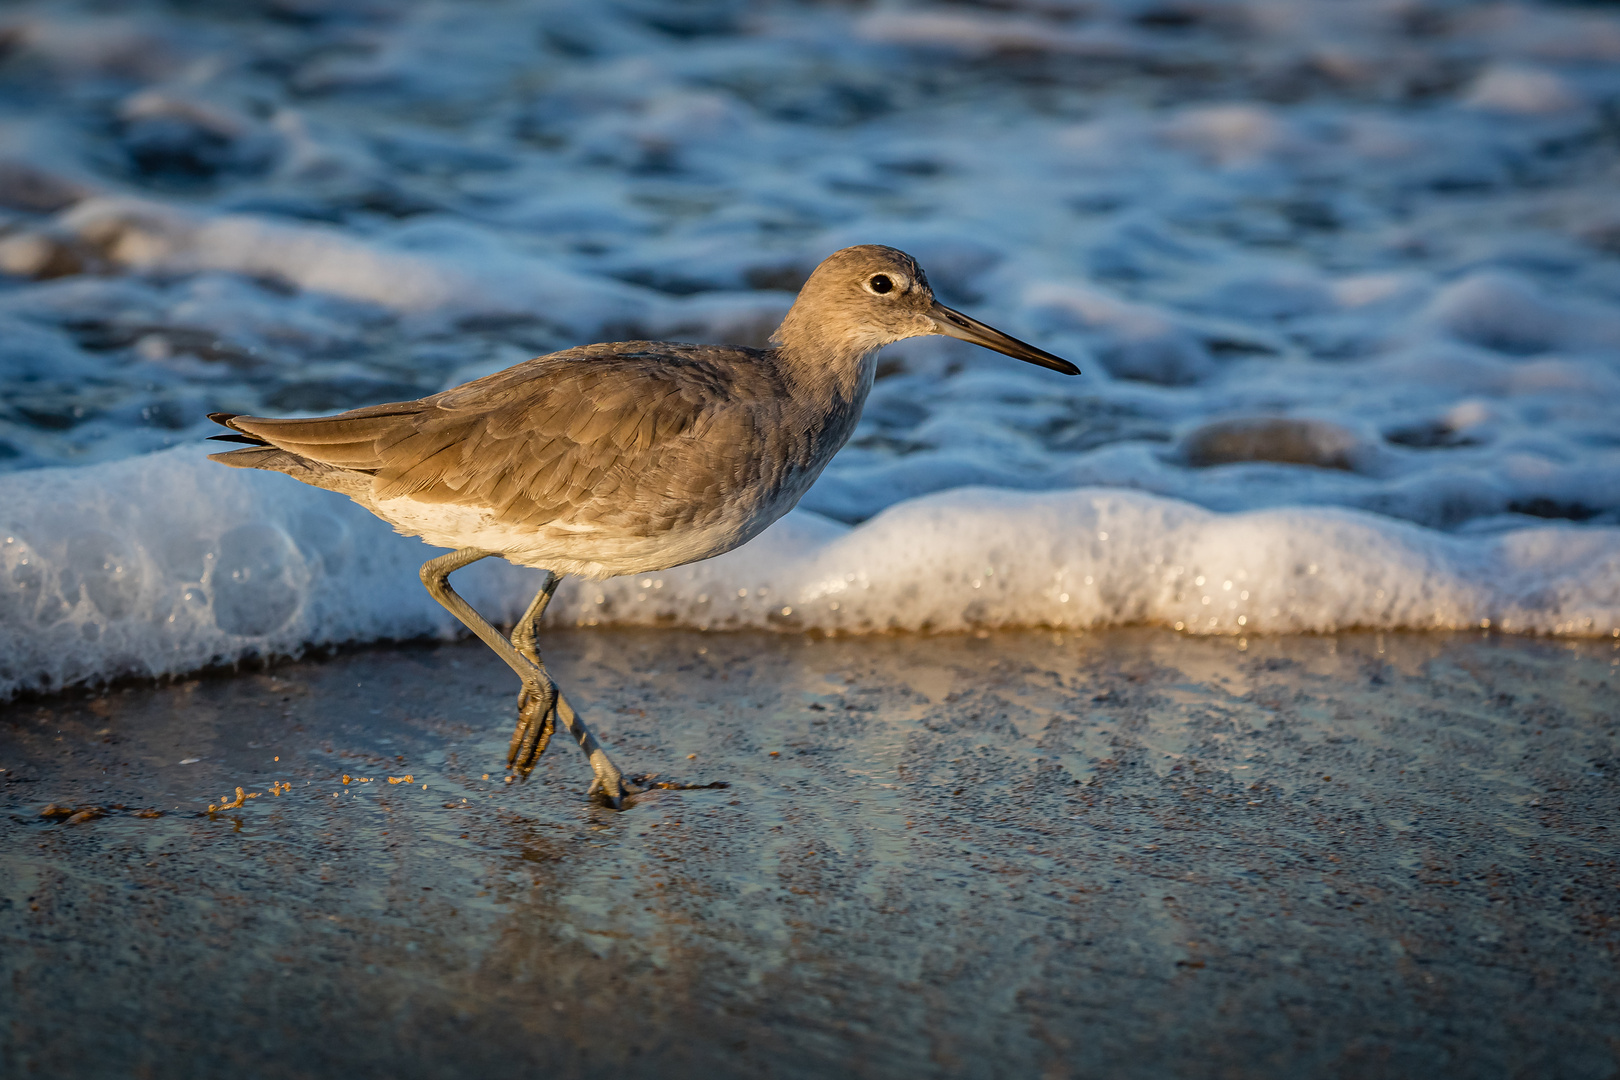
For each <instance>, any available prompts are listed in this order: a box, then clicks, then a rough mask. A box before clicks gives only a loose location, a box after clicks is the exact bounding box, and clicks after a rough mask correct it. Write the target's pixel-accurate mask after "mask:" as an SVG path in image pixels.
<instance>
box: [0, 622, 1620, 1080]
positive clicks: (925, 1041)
mask: <svg viewBox="0 0 1620 1080" xmlns="http://www.w3.org/2000/svg"><path fill="white" fill-rule="evenodd" d="M1380 638H1382V641H1380V640H1379V639H1380ZM542 647H543V648H544V649H545V655H546V656H547V657H548V662H549V663H550V664H551V666H552V667H553V670H554V672H555V674H556V677H557V679H558V681H559V683H560V685H561V686H562V687H563V688H564V690H565V691H566V692H567V693H568V694H569V695H570V698H571V699H572V700H574V701H575V703H576V705H578V707H579V708H580V709H581V711H582V713H583V714H584V715H585V717H586V718H587V721H588V722H589V723H590V724H591V725H592V728H593V730H595V731H596V733H597V735H598V736H599V738H601V739H602V740H603V741H604V743H605V744H606V745H607V746H608V748H609V750H610V752H611V753H612V754H613V756H614V759H615V761H616V762H618V764H619V765H620V767H621V768H623V769H624V770H625V771H626V772H627V773H631V774H636V773H642V774H645V773H655V774H657V776H656V777H655V779H654V782H655V783H656V782H673V783H679V784H683V785H684V784H691V785H699V784H708V783H716V782H718V783H724V784H727V785H729V786H727V787H724V788H711V789H706V790H657V789H655V790H652V791H649V792H647V793H645V794H643V795H640V796H638V797H637V798H636V800H635V803H634V805H632V807H631V808H630V809H629V810H627V811H625V812H622V813H614V812H612V811H609V810H606V809H603V808H601V807H598V806H595V805H594V804H592V803H590V802H587V801H586V799H585V798H584V790H585V787H586V785H587V783H588V781H589V771H588V769H587V767H586V766H585V764H584V761H583V759H582V757H580V756H579V755H578V753H577V751H576V750H575V749H574V748H573V747H572V746H569V745H567V744H566V743H564V742H562V741H561V740H558V741H556V742H554V744H553V747H552V749H551V750H549V751H548V752H547V754H546V756H545V757H544V758H543V759H542V761H541V764H540V767H539V768H538V769H537V770H536V772H535V775H534V778H533V779H532V780H531V781H530V782H528V783H514V784H506V783H504V782H502V774H501V770H500V769H499V768H497V767H496V766H497V765H498V764H499V763H500V762H501V761H502V760H504V750H505V741H506V736H507V734H508V731H509V727H508V725H509V724H510V721H511V719H512V711H513V707H514V703H515V697H516V686H515V680H513V679H512V677H511V675H510V673H509V672H507V671H506V670H505V669H504V668H503V667H501V666H500V664H499V661H498V660H496V659H495V658H494V657H493V656H492V655H490V654H489V653H488V650H486V649H484V648H483V647H482V646H481V645H479V644H477V643H475V642H472V643H468V642H457V643H438V644H431V643H424V644H416V645H412V646H409V647H404V648H400V647H370V648H357V649H353V650H346V651H344V652H343V653H341V654H340V655H336V656H332V657H329V658H326V659H322V660H303V661H297V662H289V663H284V664H279V665H277V666H276V667H274V668H272V669H268V670H265V671H261V672H253V673H245V674H242V675H239V676H235V677H227V676H212V677H209V678H203V679H189V680H183V681H181V682H178V683H176V684H175V685H173V686H169V687H125V688H120V689H116V690H114V691H112V692H110V693H101V694H95V695H83V694H70V695H64V696H59V697H57V698H55V699H50V700H44V699H41V700H35V701H32V702H27V703H13V704H11V705H7V706H0V768H4V769H5V772H4V773H0V800H3V803H4V806H3V807H0V809H3V811H4V813H3V814H0V828H3V829H5V830H6V833H7V835H6V837H5V841H4V843H3V844H0V866H3V869H4V872H3V873H0V881H4V882H6V884H5V885H4V886H0V890H3V891H0V942H3V946H4V947H3V948H0V967H3V969H4V970H3V971H0V977H4V978H5V979H6V980H7V985H8V986H11V987H13V988H15V989H14V993H13V994H11V995H8V1000H7V1001H6V1002H5V1003H3V1004H0V1033H4V1034H0V1063H3V1064H4V1065H5V1066H6V1067H7V1069H8V1071H9V1070H11V1069H15V1070H16V1071H18V1072H19V1073H26V1072H27V1071H28V1070H29V1069H37V1070H39V1071H41V1072H43V1073H49V1074H52V1075H58V1076H72V1077H81V1076H83V1077H91V1076H103V1075H106V1076H111V1075H128V1074H129V1073H130V1072H132V1071H138V1067H139V1065H140V1063H141V1062H143V1061H144V1062H147V1063H148V1064H149V1065H150V1066H151V1067H153V1068H155V1069H157V1070H158V1071H160V1072H163V1073H165V1074H166V1075H174V1076H191V1075H197V1076H201V1075H204V1074H207V1075H218V1074H219V1072H220V1070H221V1069H226V1070H229V1069H242V1070H246V1071H250V1072H253V1073H255V1074H257V1075H263V1076H272V1077H274V1076H298V1075H310V1074H311V1073H320V1074H324V1073H326V1072H335V1071H338V1070H347V1071H349V1072H353V1073H355V1074H357V1075H371V1074H373V1073H376V1074H381V1073H383V1072H389V1073H390V1074H392V1075H404V1076H429V1075H442V1073H443V1072H444V1070H446V1069H464V1068H473V1067H490V1068H501V1069H511V1068H514V1067H534V1068H542V1069H545V1070H546V1071H547V1075H556V1076H598V1075H608V1074H609V1073H612V1074H614V1075H619V1076H626V1075H628V1076H687V1075H692V1076H696V1075H700V1074H701V1075H705V1076H731V1075H738V1076H741V1075H760V1074H762V1073H768V1074H770V1075H781V1076H806V1077H808V1076H820V1075H825V1074H826V1073H827V1072H829V1071H833V1070H838V1071H843V1072H848V1073H850V1074H851V1075H853V1076H898V1075H957V1074H969V1073H971V1074H979V1075H983V1074H985V1073H986V1070H990V1071H992V1072H993V1071H995V1070H996V1069H1011V1070H1013V1071H1016V1072H1019V1073H1022V1074H1032V1073H1042V1074H1045V1075H1055V1076H1082V1075H1103V1074H1106V1075H1111V1076H1125V1077H1134V1076H1144V1077H1146V1076H1165V1075H1171V1076H1202V1075H1209V1074H1210V1073H1213V1072H1219V1071H1221V1070H1222V1069H1237V1070H1241V1071H1243V1072H1244V1073H1245V1075H1261V1076H1273V1075H1274V1076H1294V1075H1308V1074H1315V1075H1321V1074H1345V1075H1364V1074H1368V1073H1380V1072H1381V1073H1384V1074H1391V1075H1404V1074H1410V1073H1411V1072H1413V1071H1415V1070H1417V1069H1419V1068H1444V1069H1445V1071H1446V1072H1447V1075H1456V1076H1488V1075H1500V1074H1501V1072H1503V1071H1521V1072H1535V1073H1538V1074H1541V1075H1555V1074H1556V1075H1572V1076H1586V1075H1591V1076H1603V1075H1607V1074H1608V1073H1609V1072H1612V1071H1613V1069H1614V1067H1615V1064H1616V1062H1615V1058H1614V1051H1613V1049H1612V1047H1613V1046H1614V1045H1615V1043H1614V1040H1615V1039H1617V1038H1620V1021H1616V1020H1615V1018H1614V1017H1613V1016H1612V1015H1610V1012H1609V1011H1607V1010H1605V1009H1604V1008H1603V1007H1602V1005H1601V1003H1602V1002H1603V1001H1606V1000H1613V999H1614V997H1615V996H1616V995H1617V994H1620V976H1617V975H1616V974H1615V970H1616V969H1615V967H1614V963H1613V960H1614V957H1615V955H1616V954H1617V952H1620V937H1617V928H1620V901H1617V900H1616V898H1615V895H1614V892H1613V889H1612V881H1613V876H1614V873H1615V871H1616V869H1617V867H1616V866H1615V862H1614V855H1613V851H1614V846H1613V829H1614V827H1615V826H1614V825H1613V822H1615V821H1616V820H1617V819H1620V814H1617V811H1620V784H1617V782H1616V776H1615V774H1616V773H1620V720H1617V719H1616V718H1615V710H1614V709H1613V702H1614V700H1615V689H1616V687H1617V686H1620V676H1617V675H1616V671H1617V668H1616V666H1615V661H1616V659H1617V658H1620V652H1617V651H1616V649H1615V648H1614V646H1613V645H1611V644H1609V643H1601V642H1591V641H1574V642H1572V641H1569V640H1567V639H1545V638H1541V639H1523V638H1516V637H1512V636H1506V637H1504V636H1495V635H1493V637H1492V638H1490V639H1481V638H1479V637H1478V636H1477V635H1412V634H1406V635H1401V634H1383V635H1376V634H1364V635H1337V636H1335V637H1334V638H1328V637H1292V638H1257V639H1251V641H1250V644H1249V648H1248V649H1247V650H1241V649H1239V648H1238V645H1237V643H1236V641H1233V640H1230V639H1212V638H1189V637H1187V636H1185V635H1177V634H1174V633H1171V632H1167V631H1158V630H1119V631H1106V632H1087V633H1083V634H1072V633H1071V634H1063V635H1058V634H1054V633H1052V632H1050V631H1045V632H1021V633H996V634H990V635H987V636H985V637H982V638H981V637H975V636H968V635H959V636H952V637H944V636H934V637H921V636H916V635H906V636H901V635H895V636H883V637H877V638H871V637H868V638H861V639H852V638H838V639H821V640H814V639H810V638H806V637H803V636H786V635H777V634H769V633H737V634H716V633H698V632H691V631H617V630H615V631H604V630H593V631H589V632H584V631H552V632H550V633H548V634H547V635H545V638H544V641H543V646H542ZM1380 650H1382V651H1380ZM357 684H358V685H357ZM688 755H693V756H690V757H689V756H688ZM277 758H279V759H280V760H275V759H277ZM188 759H196V760H192V761H190V763H188V764H180V762H182V761H187V760H188ZM486 773H487V774H488V779H487V780H486V779H484V776H485V774H486ZM345 774H347V775H348V776H349V777H350V783H348V784H344V783H342V777H343V776H344V775H345ZM390 776H392V777H396V778H400V781H401V782H399V783H395V784H389V783H388V782H387V780H388V778H389V777H390ZM405 776H409V777H410V778H411V779H410V781H409V782H405V781H404V780H403V778H404V777H405ZM362 781H369V782H362ZM272 783H274V784H275V785H276V788H277V790H278V791H284V793H281V794H271V792H270V785H271V784H272ZM282 783H286V784H288V785H290V786H289V787H288V788H286V789H282V788H281V784H282ZM423 784H426V785H427V787H426V788H425V789H424V788H423ZM237 786H242V787H243V788H244V793H243V794H244V796H246V795H250V794H254V795H257V796H258V797H257V798H253V799H246V798H244V800H243V803H242V805H241V806H239V807H233V808H231V809H229V810H225V811H216V812H215V813H213V814H212V815H210V814H209V813H208V812H207V810H206V807H207V805H208V804H209V803H214V804H215V805H218V803H219V800H220V796H221V795H222V794H224V795H227V796H229V795H231V794H232V793H233V792H234V789H235V787H237ZM334 793H335V797H334ZM463 800H465V801H463ZM48 804H54V805H56V806H58V807H62V808H65V809H68V810H71V811H73V812H74V813H79V812H80V811H81V810H82V809H84V808H97V810H98V812H99V814H100V815H101V816H88V817H84V818H81V819H80V820H78V821H77V822H76V823H73V824H69V823H68V821H70V820H72V819H71V818H69V817H66V816H63V815H58V816H55V817H42V816H41V815H40V811H41V810H42V809H45V807H46V806H47V805H48ZM120 807H121V808H120ZM152 812H157V813H160V814H161V815H162V816H160V817H150V818H149V817H141V816H139V815H140V814H143V813H152ZM1605 883H1607V887H1606V885H1605ZM86 1015H95V1016H97V1018H98V1019H97V1022H96V1024H95V1025H93V1027H91V1028H87V1027H86V1026H85V1025H84V1023H83V1020H82V1018H83V1017H84V1016H86Z"/></svg>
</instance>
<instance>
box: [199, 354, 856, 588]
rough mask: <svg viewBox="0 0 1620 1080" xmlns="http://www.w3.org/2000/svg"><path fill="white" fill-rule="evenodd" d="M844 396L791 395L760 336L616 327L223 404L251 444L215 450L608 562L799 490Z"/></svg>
mask: <svg viewBox="0 0 1620 1080" xmlns="http://www.w3.org/2000/svg"><path fill="white" fill-rule="evenodd" d="M859 405H860V403H859V402H858V401H855V402H848V403H842V404H839V403H835V404H834V406H833V407H832V408H831V409H830V410H827V409H823V410H820V411H819V412H815V411H807V410H805V409H803V408H796V407H795V403H794V401H793V395H792V388H791V387H790V386H789V385H788V384H787V382H786V381H785V379H784V376H783V373H782V372H781V370H780V369H779V366H778V364H777V363H776V358H775V355H774V354H773V353H772V352H769V351H760V350H754V349H741V348H732V347H719V346H702V345H683V344H672V343H668V342H641V341H637V342H618V343H615V344H611V345H590V346H585V347H582V348H578V349H569V350H566V351H564V352H559V353H553V354H551V355H549V356H543V357H540V358H538V359H535V360H530V361H527V362H526V363H522V364H518V365H516V366H514V367H511V368H508V369H506V370H505V371H501V372H497V373H495V374H493V375H489V376H486V377H485V378H482V379H478V380H476V381H474V382H470V383H467V384H466V385H464V386H459V387H456V388H454V389H451V390H446V391H444V392H442V393H439V394H434V395H432V396H431V397H426V398H423V399H421V400H419V401H410V402H399V403H393V404H387V405H376V406H371V407H368V408H364V409H355V410H352V411H350V412H346V413H340V414H338V415H336V416H328V417H318V418H312V419H293V420H278V419H262V418H253V417H241V416H237V417H230V418H228V419H227V421H226V422H227V423H228V426H230V427H231V428H232V429H233V430H235V431H238V432H241V433H243V434H244V435H246V436H247V437H249V438H252V439H255V440H260V441H262V442H263V443H264V444H266V445H265V446H262V447H254V448H251V449H247V450H237V451H233V452H230V453H224V454H218V455H215V456H214V460H216V461H219V462H221V463H223V464H226V465H237V466H243V467H249V468H269V469H274V470H276V471H280V472H286V473H288V474H289V475H292V476H295V477H296V478H298V479H300V480H304V481H305V482H306V483H313V484H316V485H317V486H320V487H327V488H332V489H334V490H338V491H342V492H343V493H344V494H347V495H349V496H351V497H352V498H354V499H355V500H356V501H358V502H360V503H362V504H363V505H365V506H367V507H368V508H369V509H371V510H372V511H373V512H374V513H376V514H378V516H380V517H383V518H385V519H386V520H388V521H390V522H391V523H393V524H394V525H395V526H396V527H397V528H399V529H400V531H402V532H407V533H410V534H412V535H417V536H421V537H423V538H424V539H426V540H428V541H429V542H430V543H436V544H441V545H444V546H455V547H466V546H476V547H485V548H486V549H487V550H492V551H500V552H501V553H502V554H506V555H507V556H508V558H511V559H513V560H514V561H518V562H524V563H529V564H532V565H542V566H547V567H548V568H550V569H554V570H557V571H559V572H565V573H566V572H573V573H585V574H588V575H590V576H593V577H596V576H608V575H609V574H619V573H636V572H641V571H643V570H649V569H656V568H661V567H662V566H671V565H676V564H678V563H681V562H687V561H691V560H692V559H694V558H703V557H706V556H707V555H712V554H717V553H718V552H719V551H724V550H729V548H731V547H735V546H736V545H738V544H741V543H743V542H745V541H746V540H748V539H750V538H751V537H752V536H754V535H756V534H757V533H758V532H759V531H760V530H761V529H763V528H764V527H765V525H768V524H769V523H770V522H771V521H773V520H775V519H776V518H777V517H779V516H781V514H783V513H785V512H786V511H787V510H788V509H789V508H791V507H792V505H793V504H794V503H796V502H797V501H798V498H799V496H800V495H801V494H803V492H804V490H805V489H806V488H807V487H808V486H809V483H810V482H811V481H813V480H814V479H815V476H816V474H818V473H819V472H820V471H821V468H822V466H824V465H825V464H826V461H827V460H828V459H829V458H831V456H832V454H833V453H834V452H836V450H837V449H838V447H839V446H841V445H842V444H843V442H844V440H845V439H847V437H848V435H849V432H850V430H851V429H852V428H853V425H854V421H855V419H856V416H857V415H858V412H859Z"/></svg>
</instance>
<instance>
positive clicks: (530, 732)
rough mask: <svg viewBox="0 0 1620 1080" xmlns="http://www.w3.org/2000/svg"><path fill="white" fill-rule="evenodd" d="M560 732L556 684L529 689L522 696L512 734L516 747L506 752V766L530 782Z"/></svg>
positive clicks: (543, 684)
mask: <svg viewBox="0 0 1620 1080" xmlns="http://www.w3.org/2000/svg"><path fill="white" fill-rule="evenodd" d="M556 730H557V685H556V683H553V682H552V681H551V680H550V679H547V680H546V681H545V682H544V683H542V684H540V685H538V686H534V687H529V686H525V687H524V688H523V692H522V693H521V694H519V695H518V719H517V727H516V728H515V729H513V731H512V744H511V746H510V747H508V748H507V751H506V764H507V765H508V766H510V767H511V768H513V769H516V770H517V771H518V775H520V776H522V777H524V778H525V779H527V778H528V775H529V773H531V772H533V771H534V766H535V764H536V763H537V762H539V760H540V755H541V754H544V753H545V752H546V747H547V746H548V745H549V744H550V743H551V736H552V734H553V733H554V732H555V731H556Z"/></svg>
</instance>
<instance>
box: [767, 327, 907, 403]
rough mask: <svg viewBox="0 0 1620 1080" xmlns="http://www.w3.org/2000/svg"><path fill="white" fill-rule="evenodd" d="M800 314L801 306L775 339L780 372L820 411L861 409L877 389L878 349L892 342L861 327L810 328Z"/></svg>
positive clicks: (795, 394) (801, 398) (795, 395)
mask: <svg viewBox="0 0 1620 1080" xmlns="http://www.w3.org/2000/svg"><path fill="white" fill-rule="evenodd" d="M799 315H800V312H799V310H798V306H797V305H795V307H794V310H792V311H789V312H788V315H787V318H786V319H784V320H783V321H782V325H781V327H780V328H778V329H777V331H776V333H775V335H773V339H774V340H775V342H776V348H775V349H774V350H773V353H774V355H775V357H776V366H777V370H778V371H779V372H781V374H782V377H783V378H784V379H785V380H786V381H787V382H788V384H789V388H790V390H791V392H792V397H793V400H795V401H800V402H803V403H805V404H807V405H812V406H814V407H816V408H820V409H829V408H837V407H838V406H840V405H842V406H844V407H850V408H854V409H855V410H857V411H858V410H859V409H860V406H861V403H862V402H863V401H865V400H866V394H867V391H869V390H871V389H872V378H873V375H874V373H875V372H876V370H877V351H878V350H879V349H880V348H882V347H883V346H884V345H887V344H888V341H887V340H886V339H884V338H882V337H880V336H878V335H876V334H873V333H872V332H870V331H868V330H865V329H863V328H859V327H849V328H847V329H845V330H844V331H843V332H842V333H838V332H836V331H835V332H831V333H829V332H828V331H829V329H831V328H829V327H827V326H826V325H825V324H823V325H820V326H809V325H804V324H803V321H802V320H801V319H800V318H798V317H797V316H799Z"/></svg>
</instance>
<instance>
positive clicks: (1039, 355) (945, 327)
mask: <svg viewBox="0 0 1620 1080" xmlns="http://www.w3.org/2000/svg"><path fill="white" fill-rule="evenodd" d="M928 317H929V318H931V319H933V320H934V325H935V326H937V327H939V332H940V333H941V334H944V335H946V336H947V337H953V338H961V339H962V340H963V341H971V342H973V344H975V345H983V346H984V347H985V348H987V349H994V350H996V352H998V353H1006V354H1007V355H1008V356H1011V357H1014V358H1016V359H1019V360H1026V361H1028V362H1029V363H1031V364H1039V365H1040V366H1041V367H1043V368H1050V369H1051V370H1053V371H1061V372H1063V374H1065V375H1078V374H1080V369H1079V368H1077V367H1075V366H1074V365H1073V364H1071V363H1069V362H1068V361H1067V360H1065V359H1063V357H1061V356H1053V355H1052V354H1051V353H1049V352H1047V351H1046V350H1044V349H1037V348H1036V347H1035V346H1033V345H1030V344H1028V343H1027V342H1023V341H1019V340H1018V339H1017V338H1015V337H1011V336H1009V335H1007V334H1003V333H1002V332H1001V331H1000V330H997V329H996V328H995V327H993V326H986V325H984V323H982V322H980V321H979V320H978V319H970V318H968V317H967V316H966V315H964V314H962V313H961V312H960V311H953V310H952V309H950V308H948V307H946V306H945V305H944V304H942V303H940V302H939V301H938V300H935V301H934V306H933V307H932V308H930V309H929V310H928Z"/></svg>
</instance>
